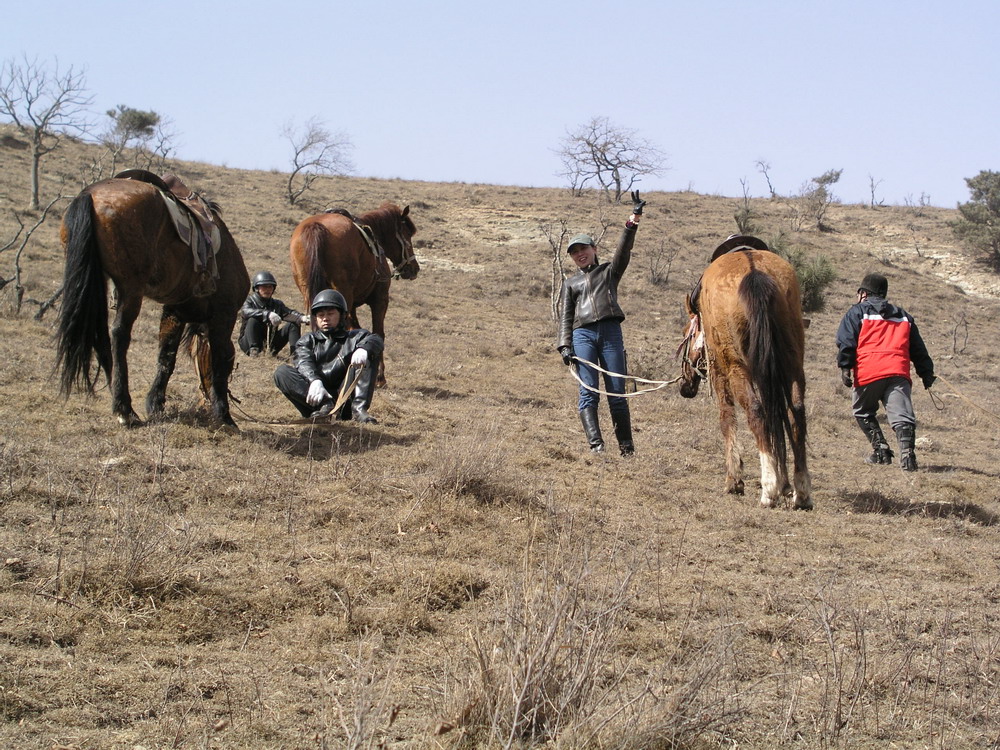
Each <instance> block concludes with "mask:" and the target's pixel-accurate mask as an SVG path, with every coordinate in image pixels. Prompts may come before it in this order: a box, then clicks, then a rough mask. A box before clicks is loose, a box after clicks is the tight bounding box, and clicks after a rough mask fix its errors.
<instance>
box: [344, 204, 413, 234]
mask: <svg viewBox="0 0 1000 750" xmlns="http://www.w3.org/2000/svg"><path fill="white" fill-rule="evenodd" d="M402 214H403V211H402V210H401V209H400V208H399V206H397V205H396V204H395V203H393V202H392V201H383V202H382V205H380V206H379V207H378V208H376V209H374V210H372V211H369V212H368V213H364V214H361V215H360V216H359V217H358V222H359V223H361V224H367V225H368V226H370V227H371V228H372V230H373V231H374V232H375V234H376V235H378V236H380V237H383V236H389V237H391V236H393V235H394V234H395V233H396V225H397V224H398V223H399V218H400V216H402ZM403 221H404V222H406V224H407V226H408V228H409V229H410V231H411V232H414V231H416V226H415V225H414V223H413V221H412V220H411V219H410V217H409V216H406V217H404V219H403Z"/></svg>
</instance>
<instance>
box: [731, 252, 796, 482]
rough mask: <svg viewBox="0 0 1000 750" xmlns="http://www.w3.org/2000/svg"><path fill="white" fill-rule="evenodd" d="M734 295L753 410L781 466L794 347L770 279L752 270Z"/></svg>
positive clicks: (762, 273)
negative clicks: (740, 310) (742, 319)
mask: <svg viewBox="0 0 1000 750" xmlns="http://www.w3.org/2000/svg"><path fill="white" fill-rule="evenodd" d="M738 294H739V297H740V300H741V302H742V303H743V307H744V310H745V311H746V315H747V326H746V328H745V329H744V330H743V332H742V341H741V344H742V346H743V351H744V353H745V356H746V361H747V362H748V363H749V364H750V382H751V384H752V385H753V389H754V390H755V391H756V392H757V399H758V402H757V405H756V410H757V412H758V416H759V417H760V419H761V422H762V424H763V425H764V435H765V439H766V441H767V443H768V445H767V449H768V452H769V453H771V455H772V456H774V457H775V460H776V461H777V462H778V463H779V464H780V465H784V462H785V459H786V457H787V445H786V442H785V435H786V433H787V432H790V431H791V424H790V422H789V419H788V409H789V407H790V406H791V404H792V373H793V372H794V368H793V366H792V362H793V361H794V353H795V351H796V348H797V347H796V345H795V342H794V341H793V340H792V337H791V336H790V335H789V331H788V326H786V325H783V324H782V322H781V321H780V320H779V319H778V305H779V293H778V284H777V282H776V281H775V280H774V279H773V278H772V277H771V276H769V275H768V274H766V273H764V272H763V271H760V270H758V269H756V268H752V269H751V271H750V273H748V274H747V275H746V276H744V277H743V280H742V281H741V282H740V285H739V290H738Z"/></svg>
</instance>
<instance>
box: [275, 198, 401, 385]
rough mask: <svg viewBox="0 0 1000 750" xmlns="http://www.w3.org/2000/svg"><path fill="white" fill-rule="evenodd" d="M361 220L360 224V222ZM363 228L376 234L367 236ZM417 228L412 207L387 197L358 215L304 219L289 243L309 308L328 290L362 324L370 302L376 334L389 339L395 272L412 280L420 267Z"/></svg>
mask: <svg viewBox="0 0 1000 750" xmlns="http://www.w3.org/2000/svg"><path fill="white" fill-rule="evenodd" d="M359 225H360V227H359ZM361 227H367V228H368V229H369V230H370V232H371V234H370V235H369V236H368V237H367V238H366V236H365V235H364V234H362V232H363V231H364V230H363V229H362V228H361ZM416 231H417V228H416V226H414V224H413V220H412V219H410V207H409V206H407V207H406V208H404V209H403V210H400V209H399V206H397V205H395V204H394V203H389V202H385V203H383V204H382V205H381V206H379V207H378V208H376V209H375V210H374V211H369V212H368V213H366V214H362V215H361V216H358V217H357V218H355V217H353V216H351V215H350V214H348V213H347V212H346V211H339V210H337V211H328V212H326V213H322V214H317V215H315V216H310V217H309V218H308V219H304V220H303V221H302V222H301V223H300V224H299V225H298V226H297V227H295V231H294V232H292V240H291V244H290V247H289V252H290V254H291V260H292V276H293V278H294V279H295V285H296V286H297V287H298V288H299V291H300V292H301V293H302V299H303V302H304V304H305V309H306V310H308V309H309V307H310V306H311V304H312V299H313V297H315V296H316V295H317V294H319V293H320V292H321V291H323V290H324V289H336V290H337V291H338V292H340V293H341V294H343V295H344V299H345V300H346V302H347V309H348V310H349V311H350V320H349V321H348V325H349V326H350V327H353V328H360V327H361V326H360V324H359V323H358V313H357V310H358V307H360V306H361V305H368V306H369V307H370V308H371V313H372V333H377V334H378V335H379V336H381V337H382V338H383V339H384V338H385V313H386V310H387V309H388V308H389V285H390V283H391V282H392V277H393V272H392V270H390V268H389V261H390V260H391V261H392V264H393V266H394V267H395V270H396V274H398V275H399V277H400V278H403V279H412V278H414V277H415V276H416V275H417V273H419V272H420V264H419V263H418V262H417V258H416V256H415V255H414V254H413V241H412V240H413V235H414V233H416ZM377 382H378V383H379V385H384V384H385V366H384V364H383V363H382V362H380V363H379V372H378V381H377Z"/></svg>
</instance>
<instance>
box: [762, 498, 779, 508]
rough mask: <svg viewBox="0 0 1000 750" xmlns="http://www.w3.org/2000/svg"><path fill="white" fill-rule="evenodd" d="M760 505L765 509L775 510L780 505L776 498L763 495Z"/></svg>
mask: <svg viewBox="0 0 1000 750" xmlns="http://www.w3.org/2000/svg"><path fill="white" fill-rule="evenodd" d="M760 504H761V505H762V506H763V507H765V508H774V507H775V506H776V505H777V504H778V501H777V499H776V498H773V497H768V496H767V495H761V497H760Z"/></svg>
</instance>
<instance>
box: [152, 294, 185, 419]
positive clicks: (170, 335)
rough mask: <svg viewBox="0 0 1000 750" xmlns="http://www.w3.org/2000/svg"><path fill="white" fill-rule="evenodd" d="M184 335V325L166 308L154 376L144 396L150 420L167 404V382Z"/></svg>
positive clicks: (161, 321) (172, 372) (162, 318)
mask: <svg viewBox="0 0 1000 750" xmlns="http://www.w3.org/2000/svg"><path fill="white" fill-rule="evenodd" d="M183 334H184V324H183V323H181V321H180V319H179V318H178V317H177V316H176V315H175V314H174V313H172V312H169V311H168V310H167V308H166V307H164V308H163V314H162V316H161V317H160V354H159V356H158V357H157V360H156V376H155V377H154V378H153V384H152V385H151V386H150V388H149V393H148V394H147V395H146V416H147V417H149V418H152V417H154V416H157V415H160V414H162V413H163V407H164V405H165V404H166V402H167V381H169V380H170V376H171V375H173V374H174V365H175V364H176V363H177V347H178V346H180V343H181V337H182V335H183Z"/></svg>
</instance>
